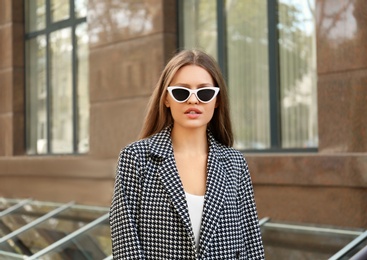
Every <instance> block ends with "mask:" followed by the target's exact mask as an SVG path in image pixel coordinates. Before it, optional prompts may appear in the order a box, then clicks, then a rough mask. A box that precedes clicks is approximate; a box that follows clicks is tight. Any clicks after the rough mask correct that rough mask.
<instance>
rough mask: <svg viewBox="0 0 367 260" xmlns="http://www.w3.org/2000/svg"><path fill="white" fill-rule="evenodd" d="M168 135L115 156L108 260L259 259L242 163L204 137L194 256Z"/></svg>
mask: <svg viewBox="0 0 367 260" xmlns="http://www.w3.org/2000/svg"><path fill="white" fill-rule="evenodd" d="M170 133H171V127H167V128H165V129H164V130H163V131H161V132H160V133H158V134H156V135H154V136H152V137H150V138H147V139H144V140H140V141H137V142H135V143H132V144H130V145H128V146H127V147H126V148H125V149H123V150H122V151H121V153H120V156H119V161H118V166H117V174H116V181H115V189H114V195H113V199H112V203H111V208H110V226H111V237H112V249H113V250H112V251H113V257H114V259H264V249H263V245H262V240H261V233H260V228H259V222H258V217H257V212H256V207H255V201H254V194H253V188H252V183H251V179H250V174H249V170H248V166H247V163H246V161H245V159H244V158H243V155H242V154H241V153H240V152H238V151H236V150H234V149H232V148H229V147H226V146H224V145H222V144H220V143H218V142H217V141H216V140H215V139H214V137H213V135H212V134H211V133H210V132H209V131H208V140H209V144H210V145H209V155H208V166H207V169H208V170H207V173H208V176H207V186H206V193H205V201H204V210H203V216H202V224H201V231H200V233H201V235H200V240H199V249H198V250H197V249H196V245H195V241H194V233H193V230H192V227H191V222H190V216H189V211H188V206H187V202H186V197H185V192H184V189H183V186H182V183H181V181H180V178H179V175H178V171H177V168H176V163H175V159H174V155H173V148H172V142H171V137H170Z"/></svg>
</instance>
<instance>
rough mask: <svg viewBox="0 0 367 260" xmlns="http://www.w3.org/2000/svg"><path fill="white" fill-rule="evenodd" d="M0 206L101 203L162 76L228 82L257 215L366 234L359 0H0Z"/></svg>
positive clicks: (365, 19)
mask: <svg viewBox="0 0 367 260" xmlns="http://www.w3.org/2000/svg"><path fill="white" fill-rule="evenodd" d="M0 6H1V8H0V197H6V198H17V199H19V198H33V199H37V200H47V201H54V202H60V203H61V202H68V201H76V202H77V203H80V204H87V205H97V206H103V207H108V206H109V204H110V201H111V197H112V191H113V185H114V175H115V167H116V162H117V157H118V154H119V151H120V149H121V148H122V147H124V146H125V145H127V144H128V143H130V142H132V141H134V140H135V139H136V138H137V135H138V133H139V131H140V127H141V126H142V121H143V118H144V115H145V111H146V105H147V102H148V100H149V97H150V95H151V93H152V90H153V88H154V86H155V83H156V82H157V80H158V77H159V75H160V72H161V71H162V69H163V67H164V65H165V63H166V62H167V60H169V58H170V57H171V56H172V55H173V54H174V53H175V52H176V51H177V50H179V49H183V48H200V49H202V50H205V51H207V52H209V53H210V54H212V55H213V56H214V57H215V58H216V59H217V60H218V62H219V64H220V66H221V68H222V70H223V73H224V75H225V77H226V79H227V83H228V88H229V94H230V103H231V113H232V119H233V125H234V131H235V139H236V142H235V146H236V148H238V149H240V150H241V151H243V153H244V155H245V157H246V159H247V161H248V163H249V167H250V172H251V175H252V180H253V183H254V188H255V198H256V203H257V207H258V211H259V216H260V218H262V217H267V216H268V217H271V218H272V219H273V220H279V221H288V222H297V223H302V222H303V223H314V224H326V225H333V226H341V227H351V228H354V227H359V228H367V213H366V212H367V116H366V112H367V5H366V2H365V1H364V0H340V1H339V0H338V1H335V0H305V1H296V0H279V1H272V0H246V1H245V0H241V1H239V0H227V1H220V0H217V1H216V0H201V1H199V0H196V1H195V0H181V1H176V0H138V1H137V0H130V1H120V0H108V1H107V0H32V1H28V0H26V1H23V0H0Z"/></svg>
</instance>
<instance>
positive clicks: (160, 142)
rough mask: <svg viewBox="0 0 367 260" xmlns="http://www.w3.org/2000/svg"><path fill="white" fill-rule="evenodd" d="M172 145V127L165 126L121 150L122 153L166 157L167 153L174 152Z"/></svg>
mask: <svg viewBox="0 0 367 260" xmlns="http://www.w3.org/2000/svg"><path fill="white" fill-rule="evenodd" d="M171 146H172V145H171V135H170V128H165V129H163V130H162V131H160V132H158V133H156V134H154V135H152V136H150V137H147V138H144V139H141V140H138V141H135V142H132V143H130V144H129V145H127V146H126V147H125V148H123V149H122V150H121V153H120V154H133V155H135V156H140V157H147V156H149V155H152V156H159V157H165V156H166V155H167V153H169V152H172V147H171Z"/></svg>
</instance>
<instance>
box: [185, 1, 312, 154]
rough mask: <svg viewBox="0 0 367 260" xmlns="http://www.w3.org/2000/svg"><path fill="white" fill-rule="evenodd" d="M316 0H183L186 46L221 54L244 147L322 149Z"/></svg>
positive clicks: (237, 134) (238, 135)
mask: <svg viewBox="0 0 367 260" xmlns="http://www.w3.org/2000/svg"><path fill="white" fill-rule="evenodd" d="M314 2H315V1H314V0H310V1H296V0H279V1H273V0H241V1H240V0H227V1H221V0H217V1H214V0H181V1H179V10H180V13H179V25H180V27H179V32H180V35H179V37H180V48H199V49H202V50H205V51H207V52H208V53H210V54H211V55H212V56H214V57H215V58H216V59H217V60H218V62H219V64H220V66H221V68H222V71H223V73H224V76H225V77H226V79H227V84H228V91H229V97H230V106H231V113H232V115H231V116H232V120H233V127H234V134H235V147H236V148H237V149H241V150H254V151H256V150H263V149H266V150H274V151H279V150H280V149H282V150H290V149H292V150H293V149H296V150H300V149H311V150H314V149H315V148H316V147H317V146H318V135H317V100H316V77H317V74H316V47H315V42H316V41H315V17H314V8H315V7H314Z"/></svg>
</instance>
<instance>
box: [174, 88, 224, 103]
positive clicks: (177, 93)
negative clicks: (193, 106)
mask: <svg viewBox="0 0 367 260" xmlns="http://www.w3.org/2000/svg"><path fill="white" fill-rule="evenodd" d="M167 90H168V93H170V95H171V97H172V98H173V99H174V100H175V101H176V102H178V103H183V102H185V101H187V100H188V99H189V98H190V97H191V95H192V94H194V95H195V96H196V98H197V99H198V100H199V101H200V102H201V103H209V102H210V101H212V100H213V99H214V98H215V97H216V96H217V94H218V92H219V88H218V87H204V88H198V89H189V88H184V87H176V86H170V87H167Z"/></svg>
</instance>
